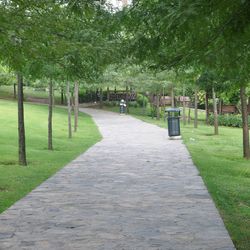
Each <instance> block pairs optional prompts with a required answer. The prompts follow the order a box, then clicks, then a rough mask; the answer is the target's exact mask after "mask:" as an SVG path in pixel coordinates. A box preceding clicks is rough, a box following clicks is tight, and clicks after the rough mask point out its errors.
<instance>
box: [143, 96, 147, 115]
mask: <svg viewBox="0 0 250 250" xmlns="http://www.w3.org/2000/svg"><path fill="white" fill-rule="evenodd" d="M145 99H146V94H144V96H143V99H142V115H145V114H146V100H145Z"/></svg>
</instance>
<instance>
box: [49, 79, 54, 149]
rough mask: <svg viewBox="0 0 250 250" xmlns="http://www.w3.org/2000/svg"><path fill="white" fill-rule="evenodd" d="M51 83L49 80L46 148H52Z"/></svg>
mask: <svg viewBox="0 0 250 250" xmlns="http://www.w3.org/2000/svg"><path fill="white" fill-rule="evenodd" d="M52 92H53V84H52V80H50V82H49V116H48V150H53V143H52V111H53V94H52Z"/></svg>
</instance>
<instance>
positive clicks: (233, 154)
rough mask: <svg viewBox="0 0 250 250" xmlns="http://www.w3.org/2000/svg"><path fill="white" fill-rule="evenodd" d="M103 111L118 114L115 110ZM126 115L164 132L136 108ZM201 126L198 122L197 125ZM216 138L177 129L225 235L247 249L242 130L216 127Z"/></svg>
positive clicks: (249, 203) (248, 203)
mask: <svg viewBox="0 0 250 250" xmlns="http://www.w3.org/2000/svg"><path fill="white" fill-rule="evenodd" d="M106 109H107V110H110V111H116V112H118V108H117V107H107V108H106ZM130 114H131V115H133V116H135V117H137V118H139V119H141V120H143V121H145V122H149V123H153V124H155V125H158V126H161V127H165V128H167V124H166V123H165V122H164V121H163V119H161V120H160V121H157V120H156V119H152V118H150V117H149V116H142V115H141V109H140V108H130ZM200 123H201V122H200ZM219 133H220V135H219V136H214V135H213V127H210V126H206V125H203V124H199V127H198V128H197V129H194V128H193V124H190V125H186V126H183V125H182V126H181V134H182V137H183V140H184V143H185V144H186V146H187V148H188V150H189V152H190V154H191V156H192V159H193V161H194V163H195V165H196V166H197V168H198V169H199V171H200V174H201V176H202V178H203V180H204V182H205V184H206V186H207V188H208V190H209V192H210V194H211V196H212V197H213V200H214V202H215V204H216V206H217V208H218V209H219V212H220V214H221V216H222V218H223V220H224V223H225V225H226V227H227V229H228V231H229V234H230V236H231V238H232V240H233V242H234V244H235V246H236V247H237V249H240V250H249V249H250V161H247V160H244V159H243V158H242V130H241V129H238V128H228V127H220V128H219Z"/></svg>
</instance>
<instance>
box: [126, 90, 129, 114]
mask: <svg viewBox="0 0 250 250" xmlns="http://www.w3.org/2000/svg"><path fill="white" fill-rule="evenodd" d="M126 105H127V106H126V113H127V114H128V113H129V97H128V86H126Z"/></svg>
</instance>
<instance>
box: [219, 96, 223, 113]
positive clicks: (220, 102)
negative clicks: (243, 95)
mask: <svg viewBox="0 0 250 250" xmlns="http://www.w3.org/2000/svg"><path fill="white" fill-rule="evenodd" d="M221 113H222V100H221V99H220V100H219V115H221Z"/></svg>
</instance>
